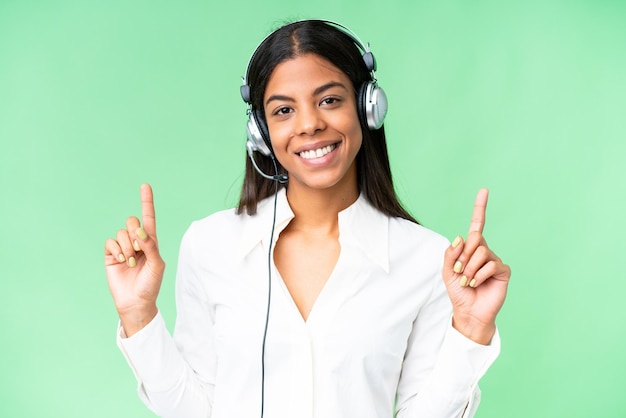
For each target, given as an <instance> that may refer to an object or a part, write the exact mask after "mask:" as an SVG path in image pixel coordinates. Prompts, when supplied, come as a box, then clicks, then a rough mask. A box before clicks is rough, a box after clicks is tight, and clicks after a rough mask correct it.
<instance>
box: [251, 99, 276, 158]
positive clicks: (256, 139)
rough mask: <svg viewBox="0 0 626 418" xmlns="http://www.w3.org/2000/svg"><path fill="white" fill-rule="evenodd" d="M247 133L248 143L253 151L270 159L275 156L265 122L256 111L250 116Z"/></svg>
mask: <svg viewBox="0 0 626 418" xmlns="http://www.w3.org/2000/svg"><path fill="white" fill-rule="evenodd" d="M247 133H248V143H249V144H250V145H251V148H252V150H253V151H257V152H260V153H261V154H263V155H265V156H266V157H270V156H271V155H272V154H273V152H272V145H271V143H270V140H269V137H270V136H269V131H268V129H267V125H266V124H265V120H264V119H263V117H262V116H261V115H259V113H258V112H257V111H255V110H252V111H251V112H250V115H249V116H248V126H247Z"/></svg>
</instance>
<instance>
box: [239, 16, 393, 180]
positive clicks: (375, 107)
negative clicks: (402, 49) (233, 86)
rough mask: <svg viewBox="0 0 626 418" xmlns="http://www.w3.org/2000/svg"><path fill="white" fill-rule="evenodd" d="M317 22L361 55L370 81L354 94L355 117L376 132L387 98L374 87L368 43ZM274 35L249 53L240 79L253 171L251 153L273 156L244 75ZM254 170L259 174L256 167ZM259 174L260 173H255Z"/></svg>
mask: <svg viewBox="0 0 626 418" xmlns="http://www.w3.org/2000/svg"><path fill="white" fill-rule="evenodd" d="M317 21H318V22H322V23H325V24H327V25H329V26H331V27H333V28H335V29H337V30H339V31H341V32H343V33H344V34H345V35H347V36H348V37H350V39H352V41H353V42H354V44H355V45H356V46H357V47H358V48H359V50H361V51H362V52H363V62H365V66H366V67H367V70H368V71H369V72H370V74H371V79H370V80H369V81H367V82H365V83H363V84H362V85H361V86H360V87H359V91H358V94H357V113H358V115H359V119H360V120H361V125H362V126H367V127H368V128H369V129H370V130H376V129H380V127H381V126H383V121H384V119H385V115H386V114H387V95H386V94H385V92H384V90H383V89H382V88H381V87H379V86H378V84H377V81H376V73H375V71H376V60H375V59H374V55H373V54H372V53H371V52H370V50H369V44H367V45H365V44H363V42H361V40H360V39H359V38H358V37H357V36H356V35H355V34H354V32H352V31H351V30H350V29H348V28H347V27H345V26H343V25H340V24H339V23H336V22H332V21H329V20H317ZM294 23H298V22H294ZM274 32H275V31H274ZM274 32H272V33H270V34H269V35H268V36H267V37H265V39H263V41H261V43H260V44H259V46H258V47H257V48H256V49H255V50H254V52H253V53H252V56H251V57H250V60H249V61H248V66H247V69H246V76H245V78H244V79H243V85H242V86H241V87H240V92H241V97H242V98H243V101H244V102H246V103H247V104H248V110H247V114H248V124H247V134H248V140H247V142H246V149H247V150H248V155H249V156H250V159H251V160H252V163H253V164H254V166H255V168H257V165H256V162H255V161H254V158H253V156H252V153H253V152H254V151H256V152H260V153H261V154H263V155H265V156H266V157H272V158H274V154H273V152H272V145H271V142H270V135H269V130H268V128H267V123H266V122H265V118H264V117H263V115H262V113H261V111H260V110H259V109H253V108H252V102H251V99H250V86H249V85H248V74H249V72H250V65H251V64H252V61H253V59H254V57H255V56H256V54H257V51H258V50H259V48H260V47H261V45H263V44H264V43H265V41H266V40H267V39H268V38H269V37H270V36H271V35H272V34H273V33H274ZM257 171H259V169H258V168H257ZM259 173H261V172H260V171H259ZM261 175H264V176H265V177H270V176H267V175H265V174H264V173H261ZM272 178H273V177H272Z"/></svg>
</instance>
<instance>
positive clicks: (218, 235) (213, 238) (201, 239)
mask: <svg viewBox="0 0 626 418" xmlns="http://www.w3.org/2000/svg"><path fill="white" fill-rule="evenodd" d="M247 217H248V215H245V214H242V215H238V214H237V213H236V211H235V209H226V210H221V211H218V212H215V213H212V214H211V215H209V216H206V217H205V218H202V219H199V220H196V221H194V222H192V223H191V225H190V226H189V228H187V231H186V232H185V234H184V236H183V239H182V243H181V250H184V249H187V250H191V249H205V250H207V249H211V250H216V249H218V248H232V247H233V246H234V245H236V243H237V242H238V241H239V237H240V236H241V230H242V228H243V227H244V224H245V221H246V218H247Z"/></svg>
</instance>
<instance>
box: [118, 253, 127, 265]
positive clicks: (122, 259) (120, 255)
mask: <svg viewBox="0 0 626 418" xmlns="http://www.w3.org/2000/svg"><path fill="white" fill-rule="evenodd" d="M117 259H118V260H120V263H123V262H124V261H126V257H124V254H122V253H119V254H118V255H117Z"/></svg>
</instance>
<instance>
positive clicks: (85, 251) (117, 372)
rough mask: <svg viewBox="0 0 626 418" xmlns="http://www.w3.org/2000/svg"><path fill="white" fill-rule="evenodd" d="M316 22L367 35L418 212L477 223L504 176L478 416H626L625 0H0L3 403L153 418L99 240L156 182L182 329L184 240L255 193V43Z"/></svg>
mask: <svg viewBox="0 0 626 418" xmlns="http://www.w3.org/2000/svg"><path fill="white" fill-rule="evenodd" d="M309 17H321V18H328V19H332V20H337V21H339V22H342V23H344V24H346V25H347V26H349V27H351V28H352V29H353V30H354V31H355V32H356V33H358V34H359V35H360V37H361V38H362V39H364V40H367V41H369V42H371V44H372V49H373V51H374V52H375V54H376V56H377V58H378V62H379V71H378V78H379V81H380V84H381V85H382V86H383V87H384V88H385V90H386V91H387V93H388V96H389V98H390V112H389V116H388V119H387V121H386V127H387V130H388V138H389V144H390V154H391V159H392V165H393V169H394V175H395V179H396V182H397V188H398V191H399V193H400V194H401V196H402V199H403V201H404V202H405V203H406V204H407V205H408V207H409V208H410V210H411V211H412V212H413V213H414V214H415V215H416V216H417V217H418V219H419V220H420V221H421V222H422V223H424V224H425V225H426V226H428V227H430V228H432V229H435V230H437V231H439V232H441V233H443V234H444V235H446V236H448V237H454V236H455V235H456V234H459V233H463V234H464V233H465V232H466V229H467V226H468V222H469V216H470V214H471V209H472V203H473V197H474V193H475V192H476V190H477V189H478V188H479V187H481V186H487V187H489V188H490V189H491V199H490V204H489V210H488V220H487V227H486V236H487V239H488V241H489V243H490V244H491V245H492V246H493V247H494V248H495V249H496V250H497V251H498V253H499V254H500V255H501V257H502V258H503V259H505V261H506V262H508V263H509V264H510V265H511V266H512V268H513V277H512V282H511V286H510V292H509V297H508V300H507V302H506V305H505V308H504V310H503V311H502V313H501V315H500V317H499V326H500V331H501V335H502V339H503V347H502V354H501V356H500V358H499V359H498V361H497V362H496V363H495V365H494V366H493V367H492V368H491V370H490V371H489V372H488V374H487V376H486V377H485V378H484V379H483V380H482V382H481V386H482V388H483V401H482V405H481V408H480V410H479V413H478V417H480V418H489V417H509V418H513V417H560V416H567V417H623V416H626V396H624V375H626V360H624V355H623V353H624V352H626V335H625V333H624V320H625V319H626V315H625V314H624V308H623V306H624V304H623V299H624V294H625V293H626V280H625V279H626V277H625V275H624V264H625V261H624V260H626V257H625V256H624V242H625V232H626V228H624V214H626V202H625V200H626V197H625V193H624V189H625V180H626V175H625V174H624V162H623V160H624V156H625V155H626V145H625V142H626V141H625V139H626V122H625V121H626V116H625V109H626V52H625V51H626V47H625V45H626V2H623V1H608V0H579V1H533V0H531V1H523V2H517V1H516V2H503V1H484V0H476V1H461V0H458V1H429V2H427V1H410V0H407V1H390V2H383V1H370V0H343V1H341V0H320V1H276V0H272V1H270V2H262V1H259V0H254V1H229V2H220V4H219V5H216V2H211V1H186V2H174V1H172V2H165V1H158V0H150V1H148V0H137V1H120V0H109V1H106V2H105V1H98V2H95V1H92V2H88V1H83V2H78V1H76V2H72V1H61V0H59V1H34V0H0V144H1V147H0V191H1V194H0V260H1V262H0V416H2V417H11V418H12V417H81V418H84V417H91V418H94V417H96V418H97V417H106V418H110V417H150V416H152V414H151V413H150V412H148V411H147V410H146V409H145V408H144V407H143V405H142V404H141V403H140V401H139V400H138V398H137V396H136V393H135V382H134V379H133V376H132V373H131V371H130V369H128V367H127V366H126V364H125V361H124V359H123V358H122V356H121V354H120V353H119V352H118V350H117V348H116V346H115V340H114V334H115V326H116V313H115V310H114V308H113V303H112V301H111V299H110V296H109V293H108V289H107V285H106V280H105V276H104V269H103V266H102V265H103V262H102V253H103V243H104V240H105V239H106V238H107V237H109V236H113V235H114V234H115V232H116V230H117V229H118V228H121V227H123V225H124V220H125V218H126V217H127V216H128V215H131V214H139V199H138V192H139V185H140V184H141V183H142V182H150V183H152V185H153V187H154V190H155V199H156V205H157V206H156V207H157V216H158V226H159V228H160V229H159V232H160V241H161V247H162V252H163V256H164V258H165V259H166V261H167V262H168V268H167V270H166V278H165V281H164V285H163V290H162V293H161V296H160V307H161V309H162V311H163V313H164V315H165V318H166V320H167V322H168V324H169V325H170V326H171V325H173V322H174V318H175V308H174V304H173V299H174V298H173V282H174V273H175V270H176V261H177V260H176V259H177V251H178V244H179V241H180V238H181V236H182V234H183V232H184V231H185V229H186V228H187V226H188V225H189V224H190V222H191V221H192V220H195V219H198V218H200V217H203V216H205V215H207V214H209V213H211V212H213V211H215V210H218V209H222V208H225V207H229V206H232V205H233V204H234V202H235V201H236V196H237V194H238V189H239V186H240V182H241V178H242V171H243V170H242V168H243V163H244V122H245V114H244V113H245V106H244V104H243V102H242V101H241V99H240V97H239V93H238V89H239V84H240V76H241V75H243V72H244V70H245V65H246V63H247V60H248V57H249V55H250V53H251V52H252V50H253V49H254V48H255V46H256V44H257V43H258V42H259V41H260V39H261V38H262V37H263V36H265V35H266V34H267V33H268V31H270V30H271V29H272V28H274V27H275V26H276V25H277V24H278V23H280V22H283V21H284V20H286V19H293V18H309ZM216 238H219V237H216Z"/></svg>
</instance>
